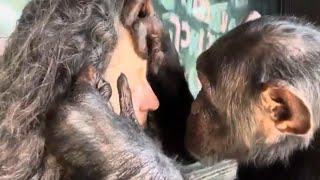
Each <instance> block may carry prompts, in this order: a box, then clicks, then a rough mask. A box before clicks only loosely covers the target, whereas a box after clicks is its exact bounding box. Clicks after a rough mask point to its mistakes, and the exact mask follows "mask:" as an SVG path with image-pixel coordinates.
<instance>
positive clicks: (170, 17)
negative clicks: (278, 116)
mask: <svg viewBox="0 0 320 180" xmlns="http://www.w3.org/2000/svg"><path fill="white" fill-rule="evenodd" d="M153 3H154V5H155V7H156V10H157V12H158V14H159V16H160V17H161V19H162V20H163V22H164V25H165V27H166V29H167V30H168V31H169V33H170V36H171V40H172V42H173V43H174V45H175V47H176V49H177V50H178V52H179V54H180V63H181V64H182V65H183V66H184V68H185V75H186V78H187V80H188V83H189V87H190V90H191V93H192V94H193V95H194V97H195V96H196V94H197V93H198V91H199V89H200V88H201V87H200V84H199V82H198V80H197V73H196V69H195V66H196V65H195V64H196V58H197V57H198V55H199V54H200V53H201V52H203V51H204V50H206V49H207V48H209V47H210V46H211V45H212V43H213V42H214V41H215V40H216V39H217V38H219V37H220V36H221V35H222V34H224V33H225V32H227V31H228V30H230V29H232V28H234V27H235V26H236V25H237V24H238V23H239V21H241V20H242V18H243V15H244V14H246V13H247V6H248V0H176V1H173V0H157V1H153Z"/></svg>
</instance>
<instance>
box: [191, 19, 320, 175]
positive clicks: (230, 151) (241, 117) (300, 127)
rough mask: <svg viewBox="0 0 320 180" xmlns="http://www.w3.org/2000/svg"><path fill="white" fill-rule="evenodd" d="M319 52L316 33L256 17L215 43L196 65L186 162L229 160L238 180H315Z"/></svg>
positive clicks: (300, 24)
mask: <svg viewBox="0 0 320 180" xmlns="http://www.w3.org/2000/svg"><path fill="white" fill-rule="evenodd" d="M319 46H320V32H319V30H318V29H317V28H316V27H315V26H314V25H312V24H310V23H307V22H305V21H304V20H301V19H298V18H294V17H262V18H260V19H258V20H255V21H252V22H248V23H245V24H243V25H241V26H239V27H237V28H235V29H234V30H232V31H230V32H229V33H227V34H226V35H224V36H223V37H222V38H220V39H219V40H217V41H216V42H215V43H214V44H213V45H212V46H211V48H209V49H208V50H207V51H205V52H204V53H202V54H201V55H200V57H199V58H198V61H197V71H198V76H199V79H200V81H201V84H202V89H201V91H200V93H199V95H198V96H197V98H196V100H195V101H194V102H193V104H192V108H191V114H190V117H189V119H188V122H187V126H188V127H187V132H186V133H187V136H186V145H187V147H188V149H189V151H190V152H191V153H192V155H194V156H195V157H197V158H198V159H199V160H200V161H202V162H203V163H205V164H211V163H214V162H216V161H217V160H221V159H224V158H235V159H237V160H238V161H239V162H240V163H241V164H243V167H242V168H240V169H239V172H238V173H239V177H240V179H242V178H243V179H249V178H252V179H270V178H275V179H319V178H320V173H318V172H319V171H318V170H317V167H319V165H320V164H319V162H318V158H317V157H319V145H318V143H319V135H318V134H317V132H318V129H319V119H318V118H319V112H320V111H319V103H318V101H319V93H320V91H319V87H320V86H319V76H320V71H319V69H320V65H319V62H320V61H319V57H320V49H319ZM246 163H251V167H252V168H249V169H248V167H247V168H246V167H245V166H246ZM273 163H275V164H273ZM253 167H258V168H259V169H254V168H253ZM263 167H268V168H263ZM260 168H262V169H260ZM259 173H260V174H259Z"/></svg>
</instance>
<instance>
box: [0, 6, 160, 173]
mask: <svg viewBox="0 0 320 180" xmlns="http://www.w3.org/2000/svg"><path fill="white" fill-rule="evenodd" d="M150 3H151V2H150V1H139V0H137V1H128V2H124V1H123V0H122V1H119V0H117V1H115V0H104V1H102V0H85V1H79V0H33V1H31V2H30V3H29V4H28V5H27V6H26V7H25V9H24V10H23V13H22V16H21V18H20V20H19V23H18V25H17V28H16V30H15V31H14V33H13V34H12V35H11V37H10V38H9V40H8V45H7V47H6V50H5V53H4V56H3V61H2V62H1V66H0V68H1V70H0V73H1V74H0V83H1V85H0V102H1V103H0V149H1V154H0V165H1V166H0V179H2V178H5V179H29V178H36V179H51V178H60V174H61V166H60V165H59V164H58V163H56V161H55V158H53V157H52V156H51V155H50V153H48V152H47V149H46V139H45V138H44V135H43V134H44V132H45V131H46V129H45V123H46V120H47V117H46V116H47V113H48V111H49V110H51V109H55V108H56V107H57V106H59V102H60V101H61V100H63V99H65V98H66V97H67V94H68V93H69V91H70V89H71V87H72V83H73V80H74V78H75V75H76V74H78V72H79V71H80V69H82V68H83V67H84V66H87V65H94V67H95V68H96V69H97V70H98V71H99V72H100V73H102V74H105V78H106V79H108V80H110V82H111V86H113V87H114V86H115V82H114V79H115V77H112V75H114V76H118V74H117V73H115V72H124V73H128V74H129V75H128V77H129V84H130V87H131V89H132V90H133V93H132V96H133V104H134V107H135V113H136V116H137V117H138V120H139V122H140V123H141V124H144V123H145V118H146V113H147V112H148V111H150V110H155V109H156V108H157V107H158V100H157V98H156V97H155V95H154V94H153V91H152V90H151V88H150V86H149V84H148V83H147V81H146V79H145V78H146V74H145V73H146V71H145V69H146V66H147V62H146V61H145V60H144V61H142V60H141V58H138V56H137V55H136V54H134V53H135V51H132V50H131V49H130V47H132V46H131V45H132V44H130V43H132V41H131V42H130V41H129V44H127V43H128V42H127V41H126V40H131V39H130V37H129V36H130V34H129V33H128V31H127V30H126V29H125V28H124V27H123V26H124V25H126V27H128V28H131V26H132V23H133V21H136V20H137V19H138V18H143V17H144V16H149V15H151V13H150V11H149V12H148V11H147V10H146V9H148V8H146V4H147V5H149V4H150ZM123 7H125V8H123ZM149 10H150V8H149ZM139 12H140V13H139ZM121 17H124V18H122V21H120V19H121ZM130 18H131V21H124V20H126V19H130ZM123 22H125V24H123ZM130 23H131V24H130ZM119 37H121V38H120V39H119ZM122 38H124V39H122ZM121 45H125V46H127V49H126V53H124V54H125V55H126V57H121V58H120V59H121V61H124V60H129V58H130V60H131V61H130V64H131V65H130V66H131V68H129V69H123V67H125V66H123V65H124V64H126V63H127V62H121V64H120V66H117V67H113V65H114V64H119V63H118V62H116V60H111V61H110V59H118V60H119V58H117V57H116V56H115V55H124V54H122V52H123V51H121V50H118V48H120V49H121V47H120V46H121ZM113 52H114V54H115V55H113ZM129 53H132V54H133V55H130V54H129ZM132 57H134V58H132ZM127 58H128V59H127ZM135 62H139V63H135ZM109 63H110V64H109ZM122 63H123V64H122ZM108 64H109V66H110V73H109V72H108V70H107V71H105V70H106V68H107V65H108ZM136 71H139V72H140V73H139V74H137V73H136ZM113 89H115V88H113ZM142 92H144V93H145V92H147V93H146V94H144V95H146V96H147V97H149V98H148V101H141V98H139V96H141V95H142ZM114 94H116V93H114ZM113 102H116V100H113ZM114 106H115V107H116V106H117V105H116V104H114Z"/></svg>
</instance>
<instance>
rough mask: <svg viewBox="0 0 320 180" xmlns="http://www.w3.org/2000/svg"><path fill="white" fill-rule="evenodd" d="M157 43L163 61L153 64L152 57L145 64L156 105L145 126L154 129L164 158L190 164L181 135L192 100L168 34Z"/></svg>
mask: <svg viewBox="0 0 320 180" xmlns="http://www.w3.org/2000/svg"><path fill="white" fill-rule="evenodd" d="M161 44H162V49H161V50H162V52H163V55H164V58H163V61H162V62H159V61H158V62H155V63H153V62H154V61H157V58H156V57H154V58H151V60H150V61H149V62H150V65H149V67H150V69H149V71H148V76H147V77H148V81H149V83H150V85H151V87H152V89H153V91H154V92H155V94H156V95H157V97H158V99H159V102H160V106H159V108H158V109H157V110H156V111H154V112H150V113H149V115H150V116H149V121H148V123H149V124H150V126H151V129H156V130H157V132H158V135H159V136H160V139H161V142H162V146H163V149H164V151H165V152H166V153H167V154H168V155H170V156H176V157H177V159H178V160H183V161H190V160H191V159H190V155H189V154H188V153H187V151H186V148H185V145H184V136H185V129H186V127H185V126H186V120H187V118H188V115H189V113H190V108H191V103H192V101H193V97H192V95H191V93H190V91H189V88H188V84H187V82H186V79H185V76H184V69H183V68H182V67H181V65H180V63H179V55H178V53H177V51H176V49H175V47H174V45H173V44H172V43H170V39H169V35H168V34H165V35H163V37H162V43H161ZM152 67H157V68H152ZM153 126H155V128H154V127H153Z"/></svg>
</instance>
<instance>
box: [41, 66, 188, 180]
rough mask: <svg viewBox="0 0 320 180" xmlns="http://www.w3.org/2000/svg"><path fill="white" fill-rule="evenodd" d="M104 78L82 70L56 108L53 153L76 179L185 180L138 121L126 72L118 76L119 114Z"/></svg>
mask: <svg viewBox="0 0 320 180" xmlns="http://www.w3.org/2000/svg"><path fill="white" fill-rule="evenodd" d="M91 71H92V70H91ZM101 81H103V80H102V79H101V78H100V77H99V75H97V73H96V72H94V73H92V72H90V71H88V72H87V73H83V74H81V75H80V77H79V79H78V81H77V82H76V84H75V87H74V90H73V92H72V93H71V95H70V98H68V99H67V100H65V102H63V103H62V105H61V106H60V107H59V108H58V110H57V111H56V112H53V113H51V117H50V120H48V122H49V123H48V124H47V129H48V130H47V132H46V136H47V140H48V141H47V142H48V144H47V147H48V149H49V151H50V153H52V154H53V155H54V156H55V157H56V158H57V159H58V161H59V163H61V164H62V166H63V167H65V168H66V169H69V170H70V171H69V172H68V173H69V174H70V176H71V177H73V178H80V177H81V178H83V177H86V178H98V179H100V178H101V179H110V178H111V179H119V178H124V179H132V178H133V179H141V178H143V179H145V178H150V179H182V177H181V175H180V172H179V171H178V169H177V168H176V167H175V166H174V164H173V163H172V162H171V160H170V159H169V158H167V157H166V156H165V155H163V154H162V152H161V151H160V150H159V149H158V148H157V147H156V145H155V144H154V143H153V141H152V140H151V139H150V138H149V137H147V136H146V135H145V134H144V132H143V131H142V129H141V128H140V127H139V125H138V124H137V123H136V121H135V119H134V118H135V117H134V115H133V109H132V102H131V95H130V90H129V87H128V83H127V80H126V78H125V76H124V75H122V76H120V78H119V80H118V89H119V94H120V101H121V102H120V104H121V109H122V111H121V113H120V116H119V115H117V114H115V113H114V112H113V111H112V108H110V106H108V104H107V103H106V102H107V101H108V97H110V95H109V94H108V93H111V90H110V89H109V88H110V87H109V86H108V84H107V83H106V82H102V83H101ZM99 86H101V87H99Z"/></svg>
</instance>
